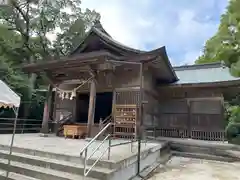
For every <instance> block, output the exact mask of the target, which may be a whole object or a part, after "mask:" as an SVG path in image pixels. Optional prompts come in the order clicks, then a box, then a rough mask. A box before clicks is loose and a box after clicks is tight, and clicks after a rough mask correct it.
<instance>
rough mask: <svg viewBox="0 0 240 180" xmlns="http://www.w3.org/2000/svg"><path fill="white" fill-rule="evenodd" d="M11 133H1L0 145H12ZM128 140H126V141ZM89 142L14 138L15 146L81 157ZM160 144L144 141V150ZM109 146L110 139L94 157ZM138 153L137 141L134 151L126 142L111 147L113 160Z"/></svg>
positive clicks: (35, 136) (31, 136)
mask: <svg viewBox="0 0 240 180" xmlns="http://www.w3.org/2000/svg"><path fill="white" fill-rule="evenodd" d="M11 137H12V135H11V134H4V135H3V134H1V135H0V145H10V142H11ZM121 142H124V140H113V141H112V144H119V143H121ZM125 142H126V141H125ZM87 143H88V141H86V140H84V139H65V138H61V137H56V136H50V137H40V136H39V134H16V135H15V139H14V146H15V147H20V148H26V149H33V150H39V151H45V152H52V153H57V154H64V155H71V156H77V157H79V153H80V150H81V149H82V148H83V147H84V146H85V145H86V144H87ZM99 143H100V142H99V141H98V142H95V143H93V145H92V146H90V148H89V153H90V151H93V150H94V149H95V148H96V147H97V146H98V145H99ZM157 145H159V144H156V143H147V144H145V143H143V144H142V150H145V149H149V148H152V147H155V146H157ZM107 147H108V141H106V142H105V143H104V145H103V146H102V147H101V148H100V150H99V151H97V152H96V154H94V156H93V158H94V159H95V158H98V157H99V156H100V153H101V152H103V151H104V150H105V149H106V148H107ZM136 153H137V143H136V142H135V143H134V146H133V152H131V145H130V144H125V145H121V146H116V147H112V148H111V158H110V159H111V160H112V161H119V160H122V159H125V158H126V157H128V156H131V155H132V154H136ZM102 159H107V153H105V155H104V156H103V158H102Z"/></svg>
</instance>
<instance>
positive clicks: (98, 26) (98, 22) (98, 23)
mask: <svg viewBox="0 0 240 180" xmlns="http://www.w3.org/2000/svg"><path fill="white" fill-rule="evenodd" d="M92 28H96V29H98V30H99V31H101V32H102V33H104V34H106V35H107V36H109V37H111V35H110V34H108V32H107V31H106V30H105V29H104V28H103V26H102V23H101V22H100V20H96V21H95V22H94V25H93V26H92Z"/></svg>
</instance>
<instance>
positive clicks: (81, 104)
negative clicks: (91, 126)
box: [76, 94, 89, 123]
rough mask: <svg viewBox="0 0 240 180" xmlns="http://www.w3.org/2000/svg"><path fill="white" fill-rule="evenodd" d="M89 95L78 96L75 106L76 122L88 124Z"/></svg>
mask: <svg viewBox="0 0 240 180" xmlns="http://www.w3.org/2000/svg"><path fill="white" fill-rule="evenodd" d="M88 106H89V94H78V96H77V104H76V122H77V123H87V122H88Z"/></svg>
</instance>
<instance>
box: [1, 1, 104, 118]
mask: <svg viewBox="0 0 240 180" xmlns="http://www.w3.org/2000/svg"><path fill="white" fill-rule="evenodd" d="M99 19H100V15H99V14H98V13H97V12H95V11H90V10H89V9H87V10H86V11H83V10H82V8H81V1H80V0H51V1H49V0H41V1H40V0H10V1H9V5H8V6H2V7H0V63H1V64H0V75H1V77H3V78H2V79H4V80H5V81H7V82H8V83H9V84H10V85H11V86H12V87H13V88H15V89H18V92H20V93H21V95H22V99H23V100H24V101H32V99H33V98H35V100H36V101H38V100H39V97H37V92H36V86H40V85H44V82H43V81H42V80H41V81H39V78H37V76H36V74H30V75H25V74H23V72H22V71H21V69H20V67H21V65H22V64H29V63H35V62H39V61H46V60H48V59H52V58H59V57H60V56H65V55H67V54H68V53H69V52H70V51H71V50H72V49H74V47H75V46H76V44H77V43H78V42H79V41H80V40H81V38H82V37H83V36H84V35H85V33H86V30H87V29H89V28H90V27H91V26H92V24H93V23H94V21H95V20H99ZM51 34H52V36H56V37H55V40H54V38H53V40H50V39H49V38H47V37H49V36H50V35H51ZM40 79H41V78H40ZM39 83H40V84H39ZM19 88H20V90H19ZM24 109H25V110H24V117H26V118H27V117H28V115H29V109H30V106H29V104H28V105H25V108H24Z"/></svg>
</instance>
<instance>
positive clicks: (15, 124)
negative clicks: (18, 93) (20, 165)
mask: <svg viewBox="0 0 240 180" xmlns="http://www.w3.org/2000/svg"><path fill="white" fill-rule="evenodd" d="M18 110H19V107H16V109H15V108H14V107H13V111H14V113H15V119H14V127H13V134H12V139H11V145H10V150H9V155H8V167H10V162H11V160H10V158H11V155H12V149H13V142H14V137H15V132H16V126H17V118H18ZM8 175H9V168H8V170H7V173H6V177H7V178H8Z"/></svg>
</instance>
